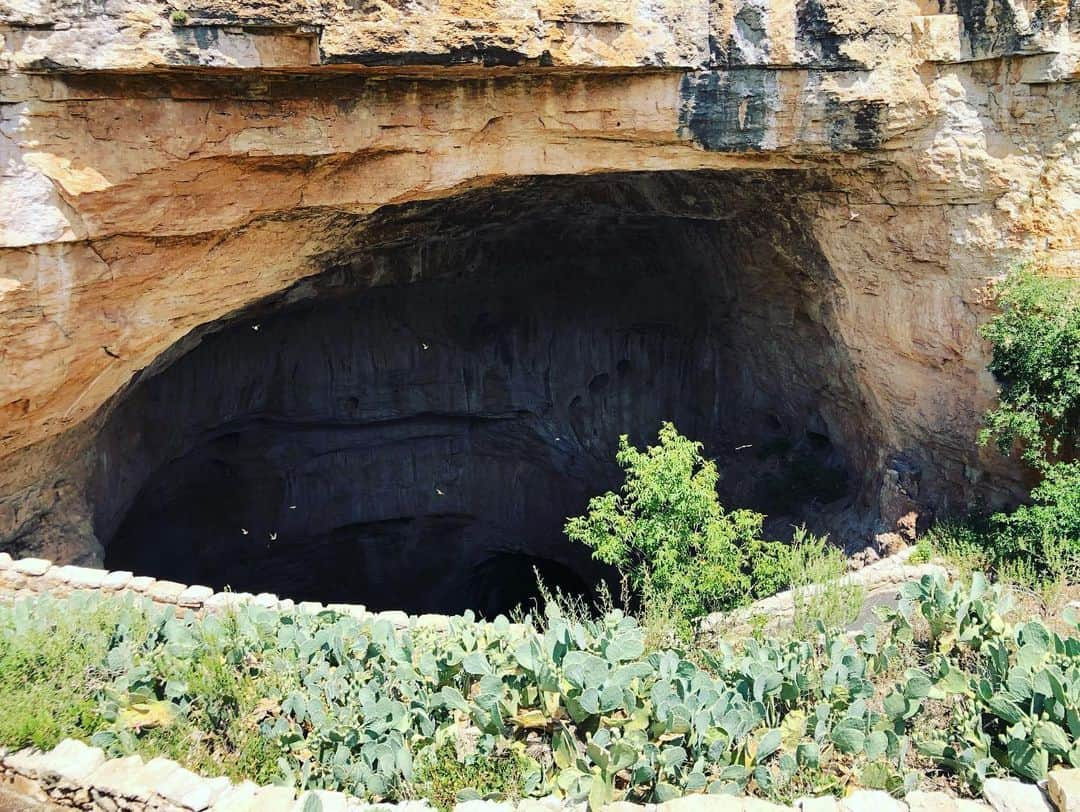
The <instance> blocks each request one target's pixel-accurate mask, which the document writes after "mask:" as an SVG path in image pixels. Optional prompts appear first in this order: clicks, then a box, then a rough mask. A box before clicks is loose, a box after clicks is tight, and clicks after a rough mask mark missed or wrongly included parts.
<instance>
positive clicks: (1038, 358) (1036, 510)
mask: <svg viewBox="0 0 1080 812" xmlns="http://www.w3.org/2000/svg"><path fill="white" fill-rule="evenodd" d="M995 302H996V304H997V306H998V308H999V310H1000V313H999V314H998V315H997V316H995V317H994V318H993V319H991V320H990V321H989V322H988V323H987V324H986V325H985V326H984V327H983V330H982V333H983V335H984V336H985V337H986V338H987V339H989V340H990V341H991V342H992V344H993V357H992V360H991V362H990V371H991V372H993V373H994V375H995V377H996V378H997V379H998V381H999V382H1000V383H1001V391H1000V397H999V404H998V407H997V408H996V409H993V410H992V411H990V412H989V413H988V414H987V416H986V424H987V425H986V428H985V429H984V430H983V432H982V433H981V434H980V441H981V442H986V441H988V440H990V439H994V440H995V441H996V443H997V445H998V448H999V449H1000V450H1001V452H1002V453H1004V454H1008V453H1010V452H1011V451H1012V449H1013V448H1014V447H1019V448H1020V450H1021V456H1022V458H1023V459H1024V460H1025V462H1027V463H1028V464H1029V465H1031V466H1032V467H1034V468H1035V469H1037V470H1038V471H1039V473H1040V474H1041V475H1042V482H1041V483H1040V484H1039V485H1038V486H1037V487H1036V488H1035V489H1034V490H1032V492H1031V500H1032V504H1030V505H1024V506H1021V507H1019V508H1017V509H1016V510H1015V511H1014V512H1012V513H1011V514H1010V513H997V514H994V515H993V516H991V517H990V518H989V520H988V521H985V522H982V521H971V522H968V527H967V529H966V530H963V531H961V534H962V535H963V537H964V538H963V540H962V544H963V546H964V547H966V548H967V551H966V553H965V556H966V557H968V558H970V559H972V560H973V566H974V568H976V569H978V568H983V567H987V568H992V569H993V570H995V571H996V572H997V573H998V574H1002V575H1007V576H1008V577H1009V578H1011V579H1014V580H1017V581H1019V582H1021V583H1026V584H1029V585H1035V584H1037V583H1038V582H1039V581H1040V580H1042V579H1043V578H1045V577H1046V576H1050V577H1051V578H1053V579H1057V580H1062V579H1066V580H1067V579H1074V578H1075V577H1076V576H1077V570H1078V567H1080V464H1078V463H1077V462H1069V461H1068V460H1069V459H1070V458H1071V457H1073V456H1075V453H1076V450H1077V441H1078V439H1080V280H1077V279H1075V278H1069V277H1063V276H1053V275H1048V274H1046V273H1040V272H1039V271H1038V270H1037V269H1035V268H1033V267H1031V266H1022V267H1020V268H1017V269H1015V270H1013V271H1012V272H1010V273H1009V274H1008V275H1007V276H1006V277H1005V279H1004V280H1002V281H1001V282H1000V283H999V284H998V285H997V286H996V287H995ZM950 534H952V535H956V529H955V528H954V529H952V530H950V531H949V532H946V533H943V534H941V539H940V540H939V544H940V542H941V541H945V542H949V543H951V542H953V541H955V540H954V539H951V538H950V537H949V536H950ZM972 537H974V538H972ZM975 547H981V548H982V549H983V551H984V553H985V559H984V560H982V561H980V560H979V559H978V556H977V555H976V554H974V551H973V549H972V548H975Z"/></svg>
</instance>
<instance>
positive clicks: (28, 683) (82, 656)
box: [0, 599, 120, 748]
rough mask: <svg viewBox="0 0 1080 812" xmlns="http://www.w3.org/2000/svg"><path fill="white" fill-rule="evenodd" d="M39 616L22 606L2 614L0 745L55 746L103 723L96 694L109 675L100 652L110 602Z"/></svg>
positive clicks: (111, 617)
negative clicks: (67, 738) (69, 737)
mask: <svg viewBox="0 0 1080 812" xmlns="http://www.w3.org/2000/svg"><path fill="white" fill-rule="evenodd" d="M70 606H71V609H70V611H68V612H63V613H52V612H49V613H46V614H44V615H42V616H38V615H37V613H36V612H34V611H33V610H32V604H29V603H20V604H19V605H18V606H17V607H15V608H14V609H8V610H5V611H4V612H3V613H0V708H2V709H3V710H2V711H0V743H2V744H4V745H7V746H9V747H25V746H27V745H34V746H36V747H41V748H49V747H53V746H55V745H56V744H57V743H59V742H60V741H61V740H62V739H64V738H66V737H68V736H73V735H77V734H79V733H82V734H84V735H85V734H90V733H93V732H94V731H96V730H97V729H98V728H99V727H101V726H102V725H103V724H104V720H103V719H102V718H101V716H100V714H99V713H98V702H97V697H96V691H97V690H98V688H99V687H100V685H102V684H104V683H105V682H107V680H108V671H107V669H106V667H105V655H106V653H107V652H108V650H109V638H110V636H111V634H112V631H113V628H114V626H115V625H116V623H117V620H118V617H119V615H120V612H119V610H118V609H117V608H116V607H115V606H112V605H106V604H87V603H86V602H85V601H81V600H79V599H75V600H73V602H72V603H71V605H70Z"/></svg>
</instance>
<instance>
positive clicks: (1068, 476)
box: [990, 462, 1080, 579]
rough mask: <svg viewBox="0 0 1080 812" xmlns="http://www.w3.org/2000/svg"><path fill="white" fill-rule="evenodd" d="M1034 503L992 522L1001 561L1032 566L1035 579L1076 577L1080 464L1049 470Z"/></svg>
mask: <svg viewBox="0 0 1080 812" xmlns="http://www.w3.org/2000/svg"><path fill="white" fill-rule="evenodd" d="M1031 499H1032V504H1030V505H1022V506H1020V507H1018V508H1017V509H1016V510H1015V511H1013V512H1012V513H996V514H994V515H993V516H992V517H991V519H990V524H991V532H990V540H991V546H992V551H993V556H994V559H995V561H996V562H998V563H1000V562H1006V561H1021V562H1027V564H1028V567H1029V568H1030V570H1031V571H1032V574H1033V575H1035V576H1039V575H1049V576H1051V577H1054V578H1068V579H1071V578H1074V577H1075V576H1076V575H1077V572H1076V568H1077V564H1078V562H1080V462H1058V463H1053V464H1051V465H1048V466H1047V467H1046V468H1045V469H1044V475H1043V480H1042V482H1041V483H1039V485H1038V486H1037V487H1036V488H1035V489H1034V490H1032V491H1031Z"/></svg>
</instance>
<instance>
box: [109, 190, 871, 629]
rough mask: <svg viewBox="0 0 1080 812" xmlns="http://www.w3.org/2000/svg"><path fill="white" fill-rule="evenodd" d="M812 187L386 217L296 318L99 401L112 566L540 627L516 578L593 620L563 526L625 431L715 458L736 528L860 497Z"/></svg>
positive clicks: (288, 303)
mask: <svg viewBox="0 0 1080 812" xmlns="http://www.w3.org/2000/svg"><path fill="white" fill-rule="evenodd" d="M812 182H813V179H812V178H809V177H808V176H806V175H804V174H802V173H787V174H785V173H770V174H768V175H766V174H763V173H752V172H728V173H690V174H687V173H659V174H634V175H616V176H592V177H588V178H559V179H536V180H534V181H531V182H530V183H526V184H519V185H516V186H514V187H512V188H507V189H493V190H485V191H481V192H472V193H469V194H466V195H462V196H461V197H459V198H453V199H452V200H450V201H440V202H438V204H434V203H431V204H414V205H410V206H406V207H399V208H398V209H394V210H388V211H386V212H381V213H379V214H378V215H377V216H376V217H375V218H373V219H372V221H371V222H370V223H368V224H367V226H366V229H367V230H366V231H365V232H364V233H365V235H366V236H365V239H364V241H363V242H364V246H365V247H363V248H362V249H361V248H356V249H353V250H351V251H349V250H345V249H344V248H343V250H342V252H341V253H340V254H339V255H337V256H335V257H334V258H332V262H331V261H330V260H328V270H327V271H326V272H325V273H324V274H322V275H321V276H319V277H316V278H315V279H314V280H309V281H307V282H305V283H303V284H302V286H299V287H298V290H297V291H296V292H302V294H303V295H291V296H285V297H279V298H278V299H275V300H274V301H272V302H267V303H264V304H263V305H260V306H258V307H255V308H252V310H251V311H249V312H246V313H244V314H241V315H239V316H237V317H234V318H232V319H230V320H229V321H227V322H225V323H222V324H217V325H213V326H212V327H211V328H207V329H204V330H202V331H200V332H199V333H198V335H197V336H195V337H194V338H193V340H188V341H185V342H184V344H183V348H182V349H178V350H177V351H175V352H174V353H172V354H171V355H169V357H167V358H164V359H162V361H161V362H160V363H157V364H155V365H154V367H153V369H151V370H147V372H146V374H144V375H143V376H142V377H141V378H140V379H139V380H138V381H136V382H135V383H134V385H133V386H131V387H130V388H129V389H128V391H127V392H125V393H123V395H122V396H121V397H119V398H118V399H117V401H116V402H115V403H113V404H110V412H109V414H108V416H107V419H106V420H105V423H104V426H103V428H102V430H101V432H100V434H99V436H98V439H97V446H96V451H97V456H96V471H95V476H94V478H93V480H92V492H91V494H90V495H91V501H92V504H93V506H94V525H95V533H96V534H97V535H98V538H99V539H100V540H101V541H102V543H103V544H104V546H105V549H106V565H107V566H109V567H110V568H114V569H130V570H133V571H135V572H137V573H139V574H147V575H153V576H156V577H160V578H168V579H171V580H176V581H181V582H185V583H203V584H206V585H208V586H211V587H214V588H222V587H225V586H229V587H231V588H233V589H234V590H237V591H251V592H261V591H269V592H274V593H276V594H279V595H281V596H282V597H290V598H294V599H301V600H318V601H323V602H349V603H360V604H365V605H367V606H369V607H370V608H372V609H404V610H407V611H410V612H416V613H422V612H444V613H458V612H461V611H464V610H466V609H472V610H474V611H476V612H477V613H479V614H481V615H485V616H492V615H494V614H498V613H506V612H508V611H510V610H512V609H513V608H514V607H517V606H522V605H524V606H526V607H529V606H532V605H535V604H536V602H537V601H538V599H539V592H538V590H537V585H536V578H535V576H534V571H539V572H540V573H541V576H542V577H543V578H544V580H545V581H546V582H548V584H549V586H552V587H558V588H559V589H562V590H563V591H565V592H568V593H571V594H585V595H587V596H589V597H593V596H595V589H596V587H597V585H598V584H601V583H608V584H612V583H613V573H612V572H611V571H610V570H609V569H608V568H606V567H604V566H602V565H600V564H598V563H597V562H595V561H593V560H592V558H591V556H590V555H589V552H590V551H589V550H588V549H587V548H585V547H583V546H581V545H575V544H572V543H570V542H569V541H568V540H567V538H566V537H565V535H564V534H563V532H562V528H563V525H564V523H565V521H566V518H567V517H569V516H574V515H579V514H581V513H582V512H583V511H584V510H585V508H586V505H587V502H588V499H589V498H590V497H591V496H595V495H597V494H599V493H602V492H603V491H605V490H608V489H611V488H615V487H617V486H618V484H619V483H620V482H621V472H620V471H619V469H618V467H617V465H616V464H615V461H614V456H615V450H616V448H617V444H618V439H619V436H620V435H623V434H626V435H628V436H629V438H630V440H631V441H632V442H634V443H635V444H637V445H639V446H641V445H643V444H645V443H647V442H651V441H654V440H655V437H656V431H657V429H658V428H659V425H660V423H661V421H664V420H670V421H673V422H674V423H675V425H676V426H677V427H678V428H679V430H680V431H681V432H682V433H683V434H685V435H687V436H690V437H692V438H694V439H698V440H701V441H702V442H703V443H704V444H705V449H706V453H707V454H708V455H710V456H713V457H716V458H718V461H719V463H720V466H721V468H722V469H723V470H726V472H727V474H726V475H725V476H724V477H723V479H722V480H721V496H722V498H723V499H724V501H725V504H727V505H730V506H750V507H755V508H757V509H762V510H764V511H765V512H768V513H771V514H773V519H774V521H776V522H779V523H784V522H788V516H789V515H790V516H798V515H799V512H800V511H801V510H803V509H804V508H808V507H810V508H813V507H816V506H819V504H820V503H823V502H829V503H830V504H837V503H842V504H844V505H848V504H851V503H853V502H854V501H855V500H857V499H858V498H859V497H860V489H861V487H862V482H861V481H860V480H859V479H858V478H856V477H853V476H849V474H848V472H850V471H857V470H860V468H859V465H860V463H861V462H862V461H863V460H862V457H861V456H860V454H863V453H864V450H863V449H861V447H860V445H859V443H858V442H857V439H858V437H859V434H860V433H866V427H865V426H861V425H860V421H859V420H858V418H857V416H856V414H855V413H854V406H853V404H856V403H858V394H857V387H856V385H855V382H854V372H853V369H854V367H853V365H852V364H851V361H850V358H849V357H848V354H847V352H846V350H845V348H844V347H843V346H842V344H841V343H840V342H839V341H838V340H837V338H836V336H837V335H838V331H837V330H836V329H835V325H834V323H833V316H832V308H833V300H834V298H835V289H836V282H835V280H834V279H833V278H832V275H831V272H830V270H829V268H828V264H827V263H826V262H825V260H824V258H823V257H822V255H821V252H820V250H819V249H818V247H817V245H816V243H815V242H814V240H813V239H812V236H811V230H810V229H809V227H808V224H807V219H806V215H805V214H804V213H803V212H802V210H801V209H800V204H799V200H800V195H803V194H804V193H805V191H806V187H807V184H808V183H812ZM301 288H302V290H301ZM296 292H294V293H296ZM746 449H752V450H751V451H750V452H747V451H746ZM791 455H797V458H798V459H799V460H800V461H801V462H800V465H802V468H801V469H800V470H801V471H802V472H803V473H802V474H801V475H800V476H801V479H800V480H799V482H798V483H797V485H798V487H797V488H793V487H792V486H791V484H790V482H789V481H788V480H787V479H785V477H786V476H787V473H786V471H787V469H788V468H790V467H791V466H790V465H789V464H788V462H787V460H789V459H794V458H795V457H792V456H791ZM770 477H771V479H770ZM819 479H820V480H821V481H822V482H826V483H827V486H828V487H827V488H819V487H818V486H817V485H816V484H815V483H816V482H818V480H819Z"/></svg>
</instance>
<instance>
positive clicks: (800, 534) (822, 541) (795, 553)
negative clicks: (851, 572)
mask: <svg viewBox="0 0 1080 812" xmlns="http://www.w3.org/2000/svg"><path fill="white" fill-rule="evenodd" d="M790 556H791V558H790V564H791V588H792V601H793V605H794V613H795V614H794V618H793V623H792V633H793V634H794V635H795V636H796V637H797V638H806V637H809V636H811V635H813V634H815V633H816V632H817V630H818V629H836V628H844V627H845V626H847V625H848V624H849V623H851V622H852V621H854V620H855V619H856V618H857V617H858V616H859V610H860V609H861V608H862V604H863V598H864V597H865V596H866V591H865V590H864V589H863V588H862V587H861V586H859V585H858V584H855V583H852V582H851V580H850V578H848V577H846V576H847V572H848V562H847V557H846V556H845V555H844V553H843V552H842V551H840V550H839V549H837V548H836V547H833V546H832V545H830V544H829V543H828V536H815V535H814V534H813V533H811V532H809V531H808V530H807V529H806V528H805V527H797V528H795V535H794V538H793V539H792V543H791V553H790Z"/></svg>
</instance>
